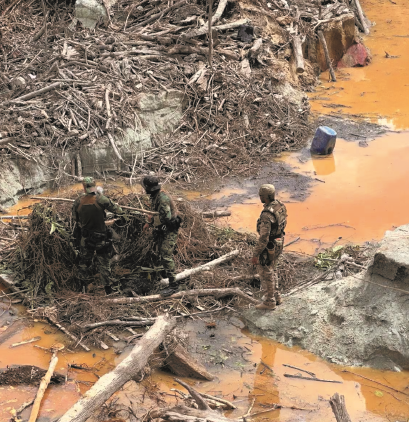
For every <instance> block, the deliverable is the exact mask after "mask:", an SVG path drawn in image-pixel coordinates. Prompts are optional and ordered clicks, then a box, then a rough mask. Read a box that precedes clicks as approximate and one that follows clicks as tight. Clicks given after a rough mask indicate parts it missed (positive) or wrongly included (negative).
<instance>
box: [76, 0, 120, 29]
mask: <svg viewBox="0 0 409 422" xmlns="http://www.w3.org/2000/svg"><path fill="white" fill-rule="evenodd" d="M115 3H116V0H104V2H98V1H97V0H77V1H76V2H75V17H76V18H77V19H78V20H79V21H80V22H81V23H82V25H83V26H85V28H90V29H93V28H95V25H96V23H97V22H98V21H99V20H103V21H108V13H109V10H107V8H108V9H110V8H111V6H113V5H114V4H115Z"/></svg>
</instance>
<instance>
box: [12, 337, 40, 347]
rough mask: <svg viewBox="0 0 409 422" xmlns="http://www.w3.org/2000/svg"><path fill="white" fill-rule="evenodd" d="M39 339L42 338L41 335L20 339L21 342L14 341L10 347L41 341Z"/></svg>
mask: <svg viewBox="0 0 409 422" xmlns="http://www.w3.org/2000/svg"><path fill="white" fill-rule="evenodd" d="M39 340H41V337H40V336H38V337H34V338H32V339H30V340H26V341H20V343H13V344H12V345H11V346H10V348H13V347H18V346H23V345H24V344H29V343H34V342H35V341H39Z"/></svg>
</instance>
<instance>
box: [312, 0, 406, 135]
mask: <svg viewBox="0 0 409 422" xmlns="http://www.w3.org/2000/svg"><path fill="white" fill-rule="evenodd" d="M362 7H363V8H364V10H365V12H366V14H367V16H368V18H369V19H370V20H371V21H372V22H374V23H375V25H374V26H373V27H372V28H371V34H370V36H368V37H365V39H364V41H365V45H366V46H367V47H369V49H370V50H371V53H372V57H373V60H372V63H371V64H370V65H369V66H367V67H357V68H351V69H343V70H339V71H338V72H337V78H338V80H337V82H336V83H329V82H327V81H328V80H329V78H328V73H327V72H325V73H323V74H322V75H321V81H322V86H320V87H318V89H317V90H316V92H314V93H313V94H312V95H310V99H311V100H312V101H311V106H312V111H314V112H317V113H320V114H321V113H325V114H329V113H332V112H334V111H340V112H343V113H348V114H350V115H354V114H355V115H356V114H360V115H363V116H367V117H369V118H370V119H371V121H373V122H378V123H380V124H389V125H390V126H392V127H394V128H396V129H407V128H409V102H408V98H409V83H408V68H409V55H408V54H407V51H408V49H409V31H408V25H407V22H408V20H409V0H401V1H399V2H392V1H389V0H383V1H376V2H375V1H372V0H362ZM386 52H387V53H388V54H389V55H390V56H396V57H395V58H387V57H386ZM334 104H340V106H338V107H337V106H334Z"/></svg>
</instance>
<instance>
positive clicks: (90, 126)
mask: <svg viewBox="0 0 409 422" xmlns="http://www.w3.org/2000/svg"><path fill="white" fill-rule="evenodd" d="M43 6H44V7H43ZM1 7H3V15H4V16H3V23H2V27H1V31H2V41H1V42H2V57H3V60H2V61H1V64H0V79H1V86H0V111H1V114H0V115H1V117H0V132H1V138H0V152H2V154H0V155H3V156H4V155H12V156H15V155H19V156H21V157H24V158H25V159H27V160H36V156H41V155H43V156H47V157H54V158H53V159H52V167H53V168H54V170H58V176H63V175H66V173H70V174H72V175H77V176H81V173H82V167H81V163H78V162H77V163H75V162H74V161H71V158H72V157H75V154H76V153H78V151H79V150H80V149H81V148H82V147H84V146H88V147H92V146H104V145H110V146H112V148H113V150H114V151H115V153H116V154H117V156H118V160H119V162H120V168H121V170H124V171H125V172H129V173H134V172H138V171H142V172H146V171H147V170H153V171H160V170H162V171H165V172H167V173H169V174H170V175H171V178H172V179H182V180H186V181H190V180H192V179H193V178H194V177H196V176H198V175H200V176H203V175H208V174H209V172H210V173H211V174H213V175H215V176H217V175H218V176H223V175H227V174H231V173H239V174H246V173H249V172H250V171H254V170H255V169H256V168H257V167H258V166H259V164H260V157H261V161H262V160H263V159H267V158H268V157H269V156H271V154H274V153H278V152H280V151H283V150H291V149H297V148H300V146H302V145H303V143H304V142H305V139H306V137H307V136H308V135H309V133H310V129H309V125H308V115H309V105H308V101H307V98H306V97H304V98H298V99H296V98H295V97H296V95H295V94H294V92H293V90H291V89H290V91H288V90H287V91H286V90H284V91H283V86H287V85H289V83H291V84H293V85H294V84H295V85H302V86H304V88H306V89H311V86H312V85H313V84H314V83H315V76H314V74H313V70H312V66H311V64H309V63H308V62H307V61H306V62H305V66H304V65H303V66H304V67H305V72H304V74H303V75H301V76H300V77H299V78H297V80H296V79H294V76H291V75H292V73H291V72H292V71H291V66H293V65H292V64H291V63H292V60H293V59H292V56H293V54H292V50H291V48H290V50H289V48H288V47H289V45H290V46H291V45H293V48H294V50H296V49H297V46H296V45H295V44H294V39H295V38H297V37H299V38H300V40H301V41H303V40H305V37H310V38H311V37H312V38H313V37H315V33H314V30H315V29H316V28H317V27H318V26H319V25H320V24H321V23H323V22H327V21H328V20H330V19H332V18H333V17H334V16H337V15H339V14H341V13H347V12H348V10H349V8H348V6H347V5H345V4H344V3H339V2H338V1H337V2H335V3H332V2H329V3H328V4H327V5H325V6H322V13H321V18H320V19H318V17H317V16H320V14H319V10H318V6H316V5H315V3H313V2H311V4H310V3H309V2H300V3H299V4H298V3H297V2H293V3H286V2H285V0H277V1H276V2H271V3H267V4H264V3H262V2H259V3H258V4H257V6H255V5H254V6H251V7H247V6H244V5H241V4H240V3H236V2H228V1H227V0H220V1H219V2H216V3H215V5H214V7H213V10H212V15H213V17H212V25H213V28H212V37H211V44H212V46H213V49H212V52H211V53H210V55H209V43H210V39H209V36H208V35H209V31H208V25H207V22H206V19H207V16H208V10H207V8H206V6H205V4H203V2H201V1H197V2H196V1H194V0H182V1H178V2H175V3H173V4H172V5H171V6H168V5H167V4H163V3H160V2H155V1H154V2H148V1H142V2H139V3H132V2H129V1H128V0H125V1H119V2H118V3H117V4H116V5H115V6H114V7H113V8H112V9H111V11H110V20H109V22H105V23H104V22H101V23H99V24H98V25H97V28H96V29H95V30H88V29H82V27H81V24H80V23H79V22H78V21H77V20H76V19H74V21H71V20H72V19H71V16H72V15H73V14H74V11H73V9H72V8H73V5H71V6H68V7H67V6H65V4H64V5H63V4H56V5H55V6H54V8H49V7H48V6H46V5H44V4H42V3H41V2H39V1H34V2H21V3H19V2H11V3H7V2H4V1H3V2H2V5H1ZM253 21H254V22H253ZM268 22H275V24H276V25H277V22H278V23H279V24H280V25H281V27H280V26H278V29H277V34H279V37H278V38H277V37H274V36H271V34H270V33H269V30H268V25H267V26H266V25H265V23H268ZM243 25H245V26H244V27H243ZM246 25H247V26H246ZM242 28H250V29H249V31H250V32H251V33H252V35H251V36H250V38H248V39H247V40H245V41H243V39H244V38H243V37H242V36H241V35H240V34H239V33H238V30H239V29H240V30H242ZM209 62H211V64H209ZM297 69H298V64H297ZM303 70H304V69H303ZM175 91H177V92H182V93H183V94H184V101H183V113H184V114H183V118H182V120H181V122H180V124H179V126H178V128H177V129H176V130H174V132H173V133H168V134H167V135H166V136H162V137H161V138H159V137H157V138H155V139H154V143H155V145H153V146H154V149H153V150H152V151H148V152H145V153H141V154H139V156H134V157H132V159H128V158H123V157H122V155H121V152H120V151H119V150H118V148H117V146H116V143H117V140H118V139H122V138H123V137H124V136H125V133H126V132H127V130H129V129H132V130H136V131H138V130H141V122H140V120H139V118H138V111H139V110H140V109H139V107H140V104H141V99H142V98H143V96H144V95H146V94H158V93H166V95H172V93H173V92H175ZM301 97H302V96H301ZM67 157H68V158H67ZM111 170H112V169H111ZM57 179H58V177H57Z"/></svg>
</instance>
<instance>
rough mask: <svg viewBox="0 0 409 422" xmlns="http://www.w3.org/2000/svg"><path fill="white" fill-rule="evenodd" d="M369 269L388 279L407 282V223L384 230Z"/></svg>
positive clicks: (408, 241) (408, 258) (408, 232)
mask: <svg viewBox="0 0 409 422" xmlns="http://www.w3.org/2000/svg"><path fill="white" fill-rule="evenodd" d="M371 270H372V273H373V274H379V275H381V276H382V277H385V278H387V279H388V280H392V281H397V282H403V283H406V284H407V283H409V224H407V225H406V226H400V227H398V228H397V229H395V230H393V231H387V232H386V234H385V237H384V238H383V240H382V241H381V243H380V246H379V249H378V251H377V252H376V254H375V257H374V261H373V264H372V267H371Z"/></svg>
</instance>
